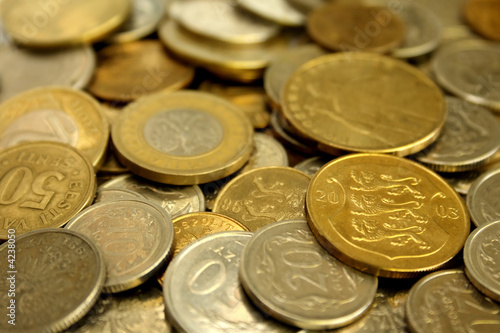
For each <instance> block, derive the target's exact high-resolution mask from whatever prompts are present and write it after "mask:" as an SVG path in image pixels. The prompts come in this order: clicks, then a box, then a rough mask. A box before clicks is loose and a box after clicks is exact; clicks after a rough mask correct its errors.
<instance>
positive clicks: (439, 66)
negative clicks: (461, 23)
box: [431, 40, 500, 110]
mask: <svg viewBox="0 0 500 333" xmlns="http://www.w3.org/2000/svg"><path fill="white" fill-rule="evenodd" d="M499 58H500V46H499V45H498V44H495V43H490V42H486V41H481V40H464V41H458V42H453V43H450V44H447V45H445V46H443V47H442V48H440V49H439V50H438V51H437V52H436V53H435V54H434V56H433V58H432V63H431V66H432V71H433V73H434V75H435V77H436V80H437V82H438V83H439V84H440V85H441V86H442V87H443V88H445V89H446V90H448V91H450V92H451V93H453V94H455V95H457V96H459V97H461V98H463V99H465V100H467V101H469V102H472V103H475V104H480V105H484V106H487V107H490V108H493V109H496V110H500V83H499V80H498V77H499V76H500V62H499V61H498V59H499Z"/></svg>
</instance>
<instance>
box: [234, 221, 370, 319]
mask: <svg viewBox="0 0 500 333" xmlns="http://www.w3.org/2000/svg"><path fill="white" fill-rule="evenodd" d="M240 281H241V284H242V286H243V287H244V289H245V291H247V294H248V295H249V296H250V298H251V299H252V300H253V301H254V303H255V304H257V305H258V306H259V307H260V308H261V309H262V310H263V311H264V312H266V313H267V314H269V315H270V316H272V317H274V318H276V319H278V320H280V321H282V322H284V323H288V324H290V325H294V326H298V327H301V328H305V329H331V328H337V327H341V326H345V325H347V324H349V323H352V322H353V321H355V320H356V319H358V318H359V317H360V316H362V315H363V314H364V313H365V312H366V311H367V310H368V309H369V308H370V305H371V304H372V302H373V300H374V298H375V293H376V291H377V278H376V277H375V276H373V275H368V274H365V273H361V272H360V271H358V270H355V269H353V268H351V267H349V266H347V265H345V264H344V263H342V262H340V261H338V260H337V259H335V258H334V257H332V255H330V254H329V253H328V252H326V250H325V249H324V248H323V247H322V246H321V245H320V244H319V243H318V242H317V240H316V239H315V238H314V235H313V234H312V232H311V230H310V229H309V227H308V225H307V222H306V221H305V220H296V221H281V222H276V223H272V224H270V225H267V226H265V227H263V228H261V229H260V230H259V231H258V232H257V233H256V234H255V235H254V236H253V237H252V239H251V240H250V241H249V242H248V244H247V245H246V246H245V249H244V250H243V254H242V256H241V263H240Z"/></svg>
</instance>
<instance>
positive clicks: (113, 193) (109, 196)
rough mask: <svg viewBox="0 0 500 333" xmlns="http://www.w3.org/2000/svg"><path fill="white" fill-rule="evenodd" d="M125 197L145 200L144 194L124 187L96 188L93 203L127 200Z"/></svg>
mask: <svg viewBox="0 0 500 333" xmlns="http://www.w3.org/2000/svg"><path fill="white" fill-rule="evenodd" d="M127 199H132V200H134V199H139V200H147V198H146V197H145V196H143V195H142V194H140V193H138V192H135V191H131V190H127V189H124V188H112V187H110V188H99V189H98V190H97V193H96V196H95V199H94V204H96V203H99V202H103V201H116V200H127Z"/></svg>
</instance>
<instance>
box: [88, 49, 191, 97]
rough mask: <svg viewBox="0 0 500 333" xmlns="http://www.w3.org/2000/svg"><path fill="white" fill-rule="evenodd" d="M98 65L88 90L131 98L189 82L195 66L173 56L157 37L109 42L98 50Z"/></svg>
mask: <svg viewBox="0 0 500 333" xmlns="http://www.w3.org/2000/svg"><path fill="white" fill-rule="evenodd" d="M97 57H98V60H97V69H96V72H95V76H94V79H93V81H92V82H91V83H90V86H89V87H88V90H89V91H90V92H91V93H92V94H93V95H95V96H97V97H99V98H103V99H106V100H115V101H131V100H134V99H137V98H139V97H142V96H146V95H150V94H152V93H155V92H159V91H174V90H179V89H181V88H184V87H185V86H187V85H188V84H189V83H190V82H191V80H192V79H193V76H194V69H193V68H192V67H189V66H186V65H184V64H182V63H181V62H179V61H177V60H175V59H173V58H172V57H171V56H169V55H168V53H167V52H166V51H165V50H164V48H163V45H162V44H161V43H160V42H159V41H155V40H142V41H136V42H130V43H124V44H116V45H110V46H108V47H105V48H103V49H102V50H100V51H99V52H98V53H97Z"/></svg>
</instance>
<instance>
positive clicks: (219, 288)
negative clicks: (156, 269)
mask: <svg viewBox="0 0 500 333" xmlns="http://www.w3.org/2000/svg"><path fill="white" fill-rule="evenodd" d="M251 237H252V234H251V233H249V232H243V231H228V232H221V233H217V234H213V235H209V236H206V237H203V238H201V239H199V240H197V241H195V242H193V243H191V244H189V245H188V246H187V247H185V248H184V249H183V250H182V251H181V252H180V253H179V254H178V255H177V256H176V257H175V258H174V259H173V260H172V262H171V263H170V264H169V266H168V268H167V273H166V275H165V281H164V284H163V297H164V300H165V309H166V314H167V318H168V319H169V321H171V322H172V324H174V326H176V328H177V329H179V330H180V331H182V332H188V333H199V332H207V333H216V332H235V333H239V332H241V333H247V332H249V331H252V332H266V333H268V332H272V333H274V332H297V331H298V329H294V328H292V327H288V326H285V325H284V324H281V323H280V322H278V321H274V320H273V319H271V318H266V317H265V316H264V315H263V314H262V313H261V312H260V311H258V310H257V309H255V308H254V306H253V304H252V303H251V301H250V300H249V299H248V298H247V296H246V295H245V293H244V291H243V289H242V287H241V285H240V282H239V279H238V268H239V262H240V256H241V253H242V252H243V248H244V247H245V245H246V244H247V243H248V241H249V240H250V238H251Z"/></svg>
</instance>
